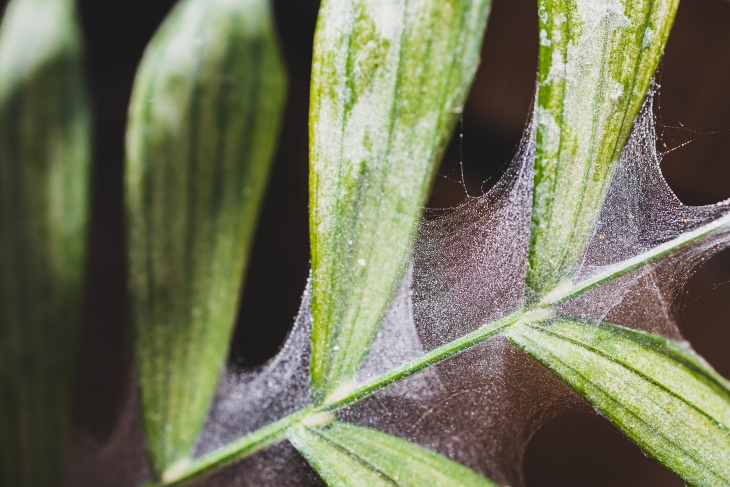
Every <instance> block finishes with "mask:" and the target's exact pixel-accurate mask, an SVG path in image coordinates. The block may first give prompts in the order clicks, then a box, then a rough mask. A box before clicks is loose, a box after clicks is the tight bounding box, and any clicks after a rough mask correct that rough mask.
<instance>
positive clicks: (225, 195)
mask: <svg viewBox="0 0 730 487" xmlns="http://www.w3.org/2000/svg"><path fill="white" fill-rule="evenodd" d="M284 89H285V75H284V73H283V67H282V64H281V60H280V58H279V53H278V47H277V40H276V35H275V32H274V27H273V22H272V18H271V12H270V6H269V4H268V2H267V1H266V0H242V1H230V0H183V1H182V2H180V3H179V4H178V5H177V6H176V7H175V8H174V9H173V11H172V12H171V13H170V15H169V17H168V18H167V19H166V20H165V22H164V23H163V25H162V26H161V28H160V30H159V31H158V32H157V33H156V34H155V36H154V38H153V39H152V41H151V43H150V45H149V47H148V48H147V50H146V52H145V55H144V58H143V60H142V64H141V66H140V69H139V73H138V75H137V79H136V81H135V86H134V92H133V96H132V102H131V106H130V114H129V128H128V132H127V164H126V174H125V176H126V180H125V191H126V211H127V238H128V256H129V290H130V299H131V312H132V316H131V317H132V322H133V327H134V332H135V346H134V348H135V358H136V365H137V377H138V379H139V388H140V401H141V405H142V415H143V420H144V429H145V436H146V442H147V448H148V451H149V455H150V458H151V460H152V463H153V465H154V466H155V468H156V470H157V471H158V472H159V473H163V476H164V472H165V471H167V470H170V471H172V472H174V471H176V470H179V468H180V464H184V463H186V462H187V458H188V457H189V456H190V454H191V453H192V450H193V447H194V445H195V441H196V438H197V435H198V432H199V430H200V428H201V426H202V423H203V420H204V418H205V415H206V412H207V410H208V407H209V404H210V402H211V399H212V396H213V392H214V390H215V386H216V382H217V379H218V376H219V375H220V373H221V368H222V366H223V363H224V360H225V357H226V355H227V352H228V346H229V341H230V336H231V331H232V326H233V323H234V320H235V314H236V309H237V303H238V297H239V295H240V291H241V285H242V277H243V274H244V269H245V263H246V260H247V254H248V250H249V247H250V245H251V241H252V235H253V231H254V227H255V223H256V218H257V212H258V207H259V205H260V202H261V197H262V193H263V189H264V186H265V183H266V180H267V177H268V173H269V167H270V162H271V160H272V156H273V151H274V148H275V142H276V138H277V133H278V128H279V122H280V117H281V113H282V105H283V98H284ZM176 464H177V465H176Z"/></svg>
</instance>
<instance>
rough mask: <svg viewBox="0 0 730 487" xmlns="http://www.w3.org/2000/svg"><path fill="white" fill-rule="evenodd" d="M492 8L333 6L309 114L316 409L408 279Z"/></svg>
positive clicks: (477, 1) (321, 27) (435, 0)
mask: <svg viewBox="0 0 730 487" xmlns="http://www.w3.org/2000/svg"><path fill="white" fill-rule="evenodd" d="M489 4H490V1H489V0H453V1H443V0H410V1H406V0H393V1H387V2H385V1H382V0H363V1H358V2H353V1H351V0H325V1H324V2H323V3H322V7H321V10H320V15H319V21H318V24H317V34H316V39H315V51H314V65H313V68H312V92H311V93H312V94H311V108H310V140H311V148H310V159H311V164H310V238H311V247H312V275H313V281H312V289H313V295H312V319H313V326H314V330H313V334H312V366H311V383H312V390H313V395H314V397H315V400H316V401H317V402H323V401H325V400H326V398H327V396H329V395H331V394H332V393H333V391H334V390H335V389H337V388H338V387H340V386H341V387H343V388H346V387H347V385H348V382H349V381H351V380H352V378H353V377H354V375H355V374H356V372H357V370H358V368H359V366H360V364H361V363H362V360H363V359H364V357H365V355H366V354H367V351H368V348H369V345H370V342H371V340H372V337H373V335H374V334H375V331H376V330H377V327H378V325H379V323H380V321H381V319H382V317H383V314H384V312H385V310H386V308H387V306H388V304H389V303H390V300H391V299H392V296H393V293H394V292H395V289H396V286H397V284H398V282H399V280H400V279H401V277H402V274H403V271H404V268H405V264H406V261H407V259H408V256H409V255H410V251H411V242H412V239H413V236H414V233H415V227H416V223H417V221H418V218H419V215H420V212H421V207H422V206H423V204H424V202H425V199H426V195H427V191H428V188H429V186H430V182H431V179H432V176H433V173H434V171H435V167H436V163H437V161H438V160H439V158H440V155H441V153H442V151H443V149H444V146H445V144H446V143H447V141H448V138H449V135H450V134H451V131H452V128H453V126H454V122H455V120H456V118H457V117H458V115H459V113H461V107H462V104H463V103H464V100H465V98H466V95H467V93H468V91H469V86H470V83H471V80H472V77H473V75H474V72H475V71H476V68H477V64H478V59H479V50H480V46H481V40H482V35H483V31H484V25H485V22H486V17H487V13H488V10H489Z"/></svg>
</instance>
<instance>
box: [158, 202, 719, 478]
mask: <svg viewBox="0 0 730 487" xmlns="http://www.w3.org/2000/svg"><path fill="white" fill-rule="evenodd" d="M728 227H730V213H726V214H724V215H723V216H721V217H720V218H718V219H716V220H713V221H712V222H710V223H707V224H705V225H702V226H700V227H698V228H696V229H694V230H692V231H690V232H687V233H685V234H683V235H681V236H679V237H677V238H675V239H672V240H669V241H667V242H665V243H663V244H661V245H658V246H657V247H655V248H653V249H651V250H648V251H646V252H643V253H641V254H639V255H637V256H635V257H631V258H629V259H626V260H624V261H621V262H619V263H617V264H614V265H612V266H610V267H608V268H607V269H606V270H605V271H603V272H600V273H598V274H596V275H595V276H593V277H591V278H589V279H586V280H585V281H582V282H579V283H577V284H574V285H573V284H568V285H566V286H558V287H557V288H555V289H554V290H553V291H552V292H550V293H548V294H547V295H546V296H545V298H544V299H543V300H542V301H541V302H540V303H539V304H538V305H537V306H535V307H532V308H523V309H520V310H519V311H516V312H514V313H512V314H510V315H508V316H506V317H504V318H502V319H500V320H498V321H495V322H493V323H488V324H485V325H483V326H482V327H480V328H479V329H477V330H475V331H473V332H471V333H469V334H467V335H464V336H462V337H460V338H458V339H456V340H454V341H452V342H449V343H447V344H446V345H442V346H441V347H438V348H436V349H434V350H432V351H430V352H428V353H426V354H424V355H422V356H420V357H418V358H416V359H414V360H411V361H408V362H406V363H404V364H403V365H401V366H399V367H396V368H394V369H392V370H390V371H388V372H386V373H384V374H382V375H379V376H377V377H375V378H373V379H370V380H369V381H367V382H364V383H363V384H360V385H357V386H356V387H354V388H352V389H350V390H347V391H344V392H341V393H339V394H338V395H337V396H336V397H334V396H330V397H329V398H328V400H327V401H326V402H325V403H324V404H323V405H321V406H316V407H315V406H310V407H308V408H305V409H302V410H300V411H297V412H296V413H293V414H291V415H289V416H286V417H284V418H282V419H280V420H279V421H276V422H275V423H272V424H270V425H268V426H265V427H263V428H261V429H259V430H257V431H254V432H253V433H250V434H248V435H246V436H244V437H243V438H240V439H238V440H236V441H234V442H232V443H229V444H228V445H226V446H224V447H222V448H219V449H218V450H215V451H213V452H211V453H208V454H207V455H204V456H202V457H200V458H197V459H195V460H191V461H190V462H189V463H187V464H185V465H178V466H176V467H174V468H172V469H170V470H168V471H167V472H166V473H165V475H164V476H163V480H162V482H160V483H157V484H148V485H147V486H146V487H177V486H182V485H185V484H188V483H189V482H192V481H193V480H196V479H199V478H201V477H204V476H206V475H208V474H210V473H212V472H214V471H216V470H218V469H220V468H221V467H223V466H225V465H228V464H230V463H233V462H235V461H237V460H240V459H242V458H244V457H247V456H249V455H251V454H253V453H255V452H257V451H259V450H261V449H263V448H265V447H267V446H270V445H272V444H274V443H277V442H279V441H281V440H283V439H284V437H285V436H286V432H287V430H288V429H289V428H290V427H291V426H293V425H294V424H296V423H298V422H301V421H303V420H306V419H307V418H313V417H315V415H317V416H320V415H321V416H323V417H324V416H326V414H324V415H323V413H333V412H336V411H339V410H341V409H343V408H346V407H348V406H350V405H352V404H355V403H357V402H359V401H361V400H363V399H365V398H367V397H369V396H372V395H373V394H375V393H377V392H378V391H381V390H383V389H385V388H387V387H388V386H390V385H392V384H395V383H396V382H400V381H402V380H404V379H407V378H408V377H411V376H413V375H415V374H417V373H418V372H420V371H422V370H424V369H426V368H428V367H431V366H432V365H436V364H439V363H441V362H444V361H445V360H447V359H449V358H451V357H453V356H455V355H458V354H460V353H462V352H465V351H466V350H469V349H471V348H473V347H475V346H476V345H479V344H480V343H484V342H485V341H487V340H489V339H490V338H492V337H494V336H495V335H497V334H500V333H501V332H502V331H504V330H505V329H507V328H509V327H512V326H514V325H516V324H530V323H539V322H543V321H545V320H547V319H549V318H550V317H551V316H552V315H553V312H554V311H553V307H554V306H555V305H558V304H560V303H563V302H565V301H568V300H569V299H572V298H575V297H577V296H579V295H581V294H583V293H585V292H586V291H588V290H589V289H591V288H593V287H595V286H597V285H599V284H601V283H604V282H606V281H610V280H611V279H614V278H616V277H619V276H622V275H624V274H626V273H628V272H630V271H632V270H634V269H636V268H638V267H640V266H642V265H644V264H648V263H650V262H653V261H655V260H657V259H659V258H661V257H663V256H666V255H667V254H669V253H671V252H673V251H675V250H678V249H681V248H684V247H686V246H688V245H690V244H692V243H695V242H697V241H699V240H701V239H702V238H704V237H707V236H709V235H711V234H713V233H716V232H718V231H721V230H723V229H726V228H728Z"/></svg>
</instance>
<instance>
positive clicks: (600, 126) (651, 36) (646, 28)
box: [527, 0, 678, 301]
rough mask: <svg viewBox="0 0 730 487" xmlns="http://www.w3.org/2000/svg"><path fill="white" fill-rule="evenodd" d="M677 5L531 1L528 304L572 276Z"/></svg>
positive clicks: (658, 0)
mask: <svg viewBox="0 0 730 487" xmlns="http://www.w3.org/2000/svg"><path fill="white" fill-rule="evenodd" d="M677 4H678V0H637V1H634V0H540V1H539V17H540V67H539V74H538V88H537V107H536V111H535V122H536V125H537V147H536V159H535V184H534V200H533V208H532V236H531V241H530V251H529V265H528V272H527V288H528V298H529V299H531V300H533V301H538V300H539V299H541V298H542V297H544V295H545V294H546V293H549V292H550V291H551V290H552V289H553V288H555V287H556V286H558V285H560V284H561V283H562V282H564V281H566V280H569V279H570V278H571V277H572V274H573V271H574V270H575V266H576V264H577V263H579V262H580V259H581V258H582V256H583V251H584V249H585V245H586V243H587V240H588V238H589V237H590V235H591V233H592V232H593V228H594V226H595V222H596V219H597V218H598V213H599V211H600V209H601V206H602V205H603V200H604V198H605V195H606V191H607V189H608V185H609V183H610V181H611V178H612V176H613V172H614V168H615V166H616V163H617V162H618V160H619V158H620V156H621V151H622V150H623V147H624V143H625V142H626V140H627V138H628V135H629V133H630V131H631V128H632V126H633V123H634V118H635V117H636V114H637V113H638V111H639V109H640V108H641V105H642V103H643V101H644V98H645V96H646V92H647V90H648V88H649V85H650V83H651V79H652V77H653V76H654V72H655V70H656V68H657V64H658V62H659V59H660V58H661V53H662V50H663V48H664V44H665V43H666V40H667V36H668V34H669V30H670V28H671V26H672V22H673V19H674V14H675V11H676V9H677Z"/></svg>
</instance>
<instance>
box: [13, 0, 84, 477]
mask: <svg viewBox="0 0 730 487" xmlns="http://www.w3.org/2000/svg"><path fill="white" fill-rule="evenodd" d="M89 114H90V112H89V108H88V103H87V93H86V86H85V80H84V76H83V70H82V48H81V37H80V34H79V29H78V25H77V20H76V12H75V8H74V3H73V2H72V1H71V0H50V1H49V0H45V1H41V0H13V1H11V2H10V3H9V4H8V7H7V10H6V12H5V17H4V19H3V22H2V25H0V485H4V486H14V487H24V486H28V487H31V486H32V487H37V486H52V485H57V484H58V483H59V482H60V478H59V477H60V473H61V464H62V459H63V449H64V444H65V441H66V431H67V425H68V413H69V401H70V398H69V396H70V389H71V378H72V369H73V357H74V351H75V345H76V335H77V328H78V326H77V322H78V318H79V300H80V295H81V288H82V278H83V268H84V253H85V241H86V225H87V215H88V194H89V189H88V186H89V166H90V164H89V163H90V154H91V151H90V145H91V129H90V116H89Z"/></svg>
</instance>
